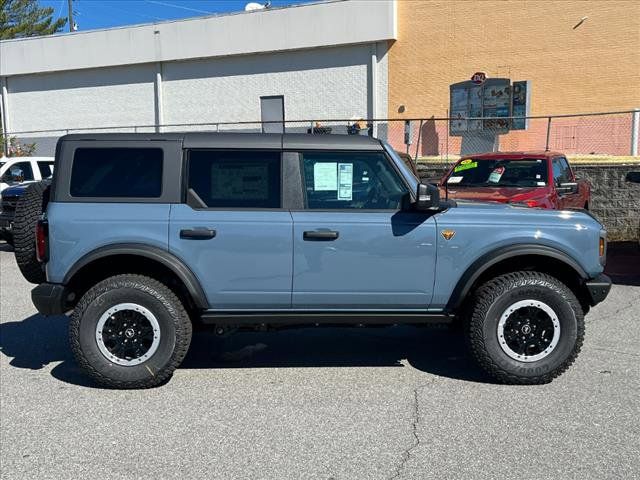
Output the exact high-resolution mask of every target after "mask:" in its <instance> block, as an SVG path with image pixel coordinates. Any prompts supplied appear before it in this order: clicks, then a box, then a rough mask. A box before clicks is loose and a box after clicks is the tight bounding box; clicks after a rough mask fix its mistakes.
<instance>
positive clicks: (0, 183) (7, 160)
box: [0, 157, 53, 192]
mask: <svg viewBox="0 0 640 480" xmlns="http://www.w3.org/2000/svg"><path fill="white" fill-rule="evenodd" d="M52 174H53V157H0V192H2V190H4V189H5V188H7V187H12V186H14V185H19V184H21V183H24V182H37V181H40V180H44V179H45V178H49V177H50V176H51V175H52Z"/></svg>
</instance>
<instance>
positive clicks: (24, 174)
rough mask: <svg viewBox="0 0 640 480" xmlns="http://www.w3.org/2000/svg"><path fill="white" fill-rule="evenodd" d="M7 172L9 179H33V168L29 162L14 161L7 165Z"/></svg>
mask: <svg viewBox="0 0 640 480" xmlns="http://www.w3.org/2000/svg"><path fill="white" fill-rule="evenodd" d="M8 173H9V175H8V177H9V179H10V180H12V181H15V182H26V181H30V180H33V170H32V168H31V163H29V162H18V163H14V164H13V165H11V166H10V167H9V170H8Z"/></svg>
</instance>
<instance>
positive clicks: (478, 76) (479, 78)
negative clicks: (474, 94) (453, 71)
mask: <svg viewBox="0 0 640 480" xmlns="http://www.w3.org/2000/svg"><path fill="white" fill-rule="evenodd" d="M486 79H487V74H486V73H484V72H476V73H474V74H473V75H471V81H472V82H473V83H475V84H476V85H482V84H483V83H484V81H485V80H486Z"/></svg>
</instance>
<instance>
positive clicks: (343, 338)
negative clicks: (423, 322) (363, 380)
mask: <svg viewBox="0 0 640 480" xmlns="http://www.w3.org/2000/svg"><path fill="white" fill-rule="evenodd" d="M407 364H408V365H410V366H411V367H413V368H415V369H417V370H421V371H423V372H426V373H430V374H433V375H439V376H443V377H449V378H455V379H460V380H466V381H475V382H483V383H492V380H491V379H490V378H489V377H488V376H487V375H485V374H484V373H483V372H482V371H481V370H480V369H479V368H478V367H477V366H476V365H475V363H474V362H473V361H472V359H471V358H470V356H469V354H468V352H467V349H466V346H465V345H464V341H463V337H462V335H461V334H459V333H455V332H453V331H451V330H449V329H448V328H421V327H413V326H389V327H373V328H371V327H370V328H355V327H354V328H346V327H342V328H327V327H324V328H312V327H310V328H302V329H287V330H281V331H276V332H242V333H237V334H234V335H230V336H229V337H227V338H220V337H218V336H216V335H215V333H213V332H212V331H210V330H205V331H200V332H198V333H197V334H195V335H194V338H193V341H192V343H191V348H190V350H189V353H188V354H187V357H186V358H185V361H184V362H183V364H182V368H287V367H291V368H313V367H400V368H403V367H405V366H406V365H407Z"/></svg>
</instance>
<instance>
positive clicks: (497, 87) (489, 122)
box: [482, 78, 511, 133]
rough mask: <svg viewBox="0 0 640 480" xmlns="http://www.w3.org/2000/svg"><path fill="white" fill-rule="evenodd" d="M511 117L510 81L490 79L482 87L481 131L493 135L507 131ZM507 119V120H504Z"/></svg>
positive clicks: (506, 79)
mask: <svg viewBox="0 0 640 480" xmlns="http://www.w3.org/2000/svg"><path fill="white" fill-rule="evenodd" d="M510 116H511V81H510V80H509V79H508V78H490V79H488V80H487V81H486V82H484V85H483V94H482V117H484V119H485V120H484V124H483V126H482V129H483V130H490V131H492V132H495V133H503V132H508V131H509V125H510V123H511V122H510V119H509V118H508V117H510ZM505 117H507V118H505Z"/></svg>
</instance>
